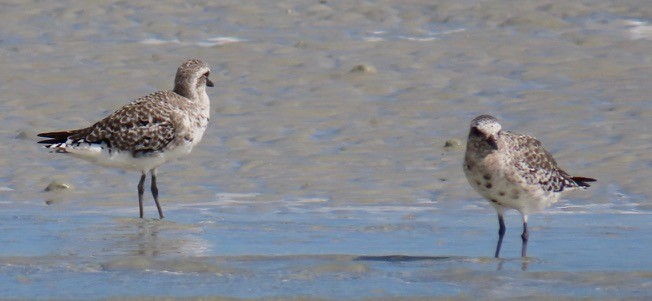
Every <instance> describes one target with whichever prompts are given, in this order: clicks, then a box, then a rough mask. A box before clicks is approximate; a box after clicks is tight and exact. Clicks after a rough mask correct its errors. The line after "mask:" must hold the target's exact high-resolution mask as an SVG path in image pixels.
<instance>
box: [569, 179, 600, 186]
mask: <svg viewBox="0 0 652 301" xmlns="http://www.w3.org/2000/svg"><path fill="white" fill-rule="evenodd" d="M571 179H573V181H575V183H577V185H580V186H582V187H591V185H589V184H588V183H587V182H596V181H597V180H596V179H594V178H586V177H572V178H571Z"/></svg>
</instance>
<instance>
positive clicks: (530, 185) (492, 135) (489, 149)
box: [463, 115, 596, 258]
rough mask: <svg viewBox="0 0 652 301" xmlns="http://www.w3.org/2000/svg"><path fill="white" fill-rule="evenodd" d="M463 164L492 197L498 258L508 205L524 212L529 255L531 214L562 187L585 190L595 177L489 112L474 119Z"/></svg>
mask: <svg viewBox="0 0 652 301" xmlns="http://www.w3.org/2000/svg"><path fill="white" fill-rule="evenodd" d="M463 168H464V173H465V174H466V179H467V180H468V181H469V184H471V186H472V187H473V188H474V189H475V190H476V191H477V192H478V193H479V194H480V195H482V196H483V197H485V198H487V199H488V200H489V203H490V204H491V205H492V206H493V207H494V208H495V209H496V212H497V214H498V225H499V230H498V244H497V245H496V253H495V257H496V258H498V257H499V255H500V247H501V245H502V243H503V236H504V235H505V221H504V219H503V211H504V210H505V209H516V210H517V211H518V212H520V213H521V216H522V218H523V234H522V235H521V239H522V240H523V244H522V248H521V256H522V257H526V253H527V242H528V238H529V234H528V230H527V218H528V215H529V214H530V213H535V212H539V211H541V210H543V209H545V208H546V207H548V206H550V205H551V204H553V203H555V202H557V201H558V200H559V197H560V193H561V192H562V191H565V190H578V189H586V188H587V187H589V186H590V185H589V184H588V182H594V181H596V180H595V179H592V178H586V177H573V176H570V175H569V174H568V173H566V172H565V171H563V170H562V169H560V168H559V167H558V166H557V162H555V159H554V158H553V157H552V155H551V154H550V153H549V152H548V151H546V150H545V149H544V148H543V146H541V142H539V140H537V139H535V138H534V137H531V136H528V135H522V134H515V133H512V132H508V131H504V130H502V128H501V126H500V123H498V120H497V119H496V118H494V117H493V116H489V115H481V116H478V117H476V118H475V119H473V121H471V129H470V131H469V138H468V141H467V146H466V154H465V156H464V167H463Z"/></svg>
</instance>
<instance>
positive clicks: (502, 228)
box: [494, 212, 507, 258]
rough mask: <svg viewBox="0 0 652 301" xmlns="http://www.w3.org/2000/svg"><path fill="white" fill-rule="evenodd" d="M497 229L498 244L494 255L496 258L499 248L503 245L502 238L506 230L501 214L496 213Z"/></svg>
mask: <svg viewBox="0 0 652 301" xmlns="http://www.w3.org/2000/svg"><path fill="white" fill-rule="evenodd" d="M498 227H499V228H498V244H497V245H496V254H495V255H494V256H495V257H496V258H498V257H499V255H500V247H501V246H502V245H503V237H504V236H505V230H506V229H507V228H506V227H505V220H504V219H503V214H502V212H498Z"/></svg>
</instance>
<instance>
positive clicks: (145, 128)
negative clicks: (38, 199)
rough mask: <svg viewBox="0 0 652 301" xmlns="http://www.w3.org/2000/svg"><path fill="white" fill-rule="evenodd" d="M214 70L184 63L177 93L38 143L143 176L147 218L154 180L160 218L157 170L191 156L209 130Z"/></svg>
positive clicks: (142, 102) (153, 96)
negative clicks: (148, 185)
mask: <svg viewBox="0 0 652 301" xmlns="http://www.w3.org/2000/svg"><path fill="white" fill-rule="evenodd" d="M209 74H210V69H209V67H208V65H207V64H206V63H204V62H202V61H200V60H197V59H192V60H188V61H186V62H185V63H183V64H182V65H181V66H180V67H179V69H178V70H177V74H176V77H175V79H174V90H172V91H158V92H154V93H152V94H149V95H147V96H143V97H141V98H138V99H136V100H134V101H133V102H131V103H130V104H127V105H125V106H123V107H122V108H120V109H118V110H117V111H115V112H114V113H113V114H111V115H109V116H107V117H106V118H104V119H102V120H100V121H98V122H96V123H95V124H93V125H91V126H89V127H86V128H83V129H78V130H69V131H60V132H49V133H41V134H39V135H38V136H39V137H46V138H50V139H46V140H42V141H39V143H44V144H47V145H46V147H47V148H49V149H50V150H52V151H54V152H57V153H67V154H70V155H72V156H74V157H77V158H81V159H84V160H87V161H90V162H92V163H95V164H98V165H101V166H106V167H116V168H120V169H125V170H134V171H140V172H141V173H142V175H141V177H140V182H139V183H138V205H139V208H140V217H141V218H142V217H143V193H144V188H143V185H144V183H145V178H146V175H147V172H148V171H149V172H150V173H151V175H152V183H151V190H152V196H153V197H154V202H155V203H156V208H157V209H158V214H159V217H160V218H163V210H162V209H161V204H160V203H159V200H158V188H157V187H156V168H157V167H159V166H160V165H161V164H163V163H165V162H168V161H170V160H172V159H174V158H177V157H179V156H181V155H186V154H188V153H190V151H191V150H192V148H193V147H194V146H195V145H197V143H199V141H200V140H201V138H202V136H203V135H204V131H205V130H206V127H207V126H208V120H209V114H210V101H209V99H208V95H207V94H206V86H209V87H212V86H213V82H211V81H210V79H208V76H209Z"/></svg>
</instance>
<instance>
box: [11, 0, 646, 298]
mask: <svg viewBox="0 0 652 301" xmlns="http://www.w3.org/2000/svg"><path fill="white" fill-rule="evenodd" d="M0 17H2V20H3V27H2V29H0V58H1V61H2V66H3V67H2V69H1V70H0V80H1V82H2V83H3V84H2V85H0V137H2V139H3V141H4V143H3V144H2V147H0V166H2V167H3V168H2V171H3V173H2V175H0V230H1V231H2V233H4V234H3V235H2V236H0V240H1V241H2V243H1V244H0V245H2V247H0V278H2V280H3V281H0V283H3V284H0V297H2V298H30V299H32V298H49V297H51V298H62V299H66V298H77V299H87V298H91V297H93V298H119V297H129V298H140V297H162V296H170V297H196V296H211V297H216V298H275V297H276V298H295V299H300V298H316V299H319V298H324V299H351V298H353V299H365V298H373V299H378V298H387V299H394V298H395V299H401V298H415V299H418V298H421V297H423V298H430V297H433V298H442V299H445V298H448V297H452V298H456V299H460V300H464V299H474V298H479V297H482V298H484V297H487V298H492V299H502V298H506V299H516V298H521V297H532V298H534V299H536V298H539V299H545V298H548V297H551V298H552V297H554V298H562V299H563V298H582V297H589V298H596V299H600V298H609V299H611V298H614V299H618V298H622V299H626V298H644V297H649V296H650V295H652V292H650V290H649V289H648V287H649V285H650V275H651V270H650V266H652V265H650V263H651V262H652V256H651V255H649V252H648V250H649V249H650V247H652V245H651V244H652V239H651V238H652V237H650V236H651V235H650V234H649V233H651V232H650V231H649V230H650V229H651V226H652V225H650V222H649V220H650V214H651V213H652V201H651V199H652V185H649V178H650V177H652V172H651V171H650V170H652V169H651V167H652V159H651V158H652V156H651V155H650V150H652V135H651V134H650V131H649V129H650V128H652V102H650V100H649V95H652V86H651V85H649V79H650V78H652V74H651V73H652V71H651V70H652V69H651V68H649V66H648V65H649V63H650V60H651V55H650V53H652V51H651V50H652V49H651V48H652V29H651V28H652V21H650V20H652V6H650V5H647V2H646V1H643V0H640V1H636V0H634V1H628V2H626V3H625V2H619V1H593V2H591V3H587V4H581V3H568V2H567V1H543V2H541V1H521V2H519V3H518V5H514V3H512V2H507V1H498V0H495V1H483V2H481V3H479V4H478V3H477V1H440V2H439V3H437V4H433V3H432V2H430V1H412V2H410V3H409V4H399V3H395V2H393V1H375V2H371V1H357V2H351V3H348V2H344V3H340V2H336V1H271V2H269V1H249V2H242V1H220V3H193V4H184V5H180V4H178V3H166V2H154V1H151V2H142V3H140V4H138V5H134V4H129V3H123V2H112V1H102V2H94V3H83V4H79V3H74V4H71V3H67V2H47V1H46V2H38V3H36V2H35V3H29V4H24V3H22V2H15V3H11V2H9V3H5V4H0ZM191 57H196V58H200V59H202V60H204V61H206V62H208V63H209V64H210V65H211V66H212V69H213V74H214V76H213V77H214V82H215V84H216V86H215V88H213V89H210V90H209V91H208V93H209V96H210V97H211V100H212V116H211V123H210V125H209V128H208V130H207V132H206V134H205V136H204V139H203V141H202V143H201V144H200V145H199V146H198V147H197V148H196V149H195V150H194V151H193V153H192V154H191V155H190V156H189V157H187V158H185V159H183V160H180V161H177V162H173V163H170V164H167V165H165V166H163V167H161V168H160V170H159V188H160V190H161V201H162V204H163V209H164V210H165V212H166V215H167V217H168V218H167V219H166V220H163V221H158V220H154V219H146V220H142V221H141V220H138V219H136V218H134V217H136V216H137V211H138V208H137V201H136V200H137V198H136V184H137V181H138V175H137V174H134V173H125V172H121V171H116V170H110V169H104V168H101V167H96V166H93V165H90V164H88V163H86V162H82V161H78V160H75V159H73V158H68V157H65V156H61V155H58V154H48V153H47V152H46V151H44V150H43V149H40V148H39V147H38V145H36V144H35V141H36V140H37V137H36V133H38V132H42V131H51V130H60V129H70V128H78V127H83V126H87V125H89V124H91V123H92V122H94V121H96V120H98V119H99V118H102V117H104V116H105V115H106V114H108V113H110V112H112V111H113V110H115V109H117V108H119V107H120V106H122V105H124V104H125V103H127V102H129V101H131V100H132V99H134V98H136V97H138V96H141V95H145V94H147V93H151V92H154V91H156V90H162V89H170V88H171V87H172V82H173V76H174V71H175V70H176V68H177V67H178V65H179V63H180V62H182V61H184V60H185V59H187V58H191ZM479 114H492V115H494V116H496V117H498V118H499V119H500V120H501V121H502V123H503V126H504V127H505V128H507V129H510V130H513V131H517V132H525V133H529V134H532V135H534V136H537V137H538V138H539V139H540V140H541V141H542V142H543V144H544V146H546V147H547V148H548V149H549V150H550V151H551V152H552V153H553V154H555V156H556V158H557V161H558V162H559V164H560V165H561V166H562V168H564V169H565V170H567V171H569V172H570V173H572V174H577V175H580V176H588V177H595V178H597V179H598V180H599V182H597V183H596V185H594V186H593V187H591V189H589V190H587V191H584V192H577V193H570V194H567V195H566V197H565V200H563V201H561V202H560V203H558V204H555V205H553V207H552V208H551V210H549V211H547V212H545V213H543V214H540V215H535V216H533V217H532V218H531V222H530V224H531V226H532V233H531V235H532V236H531V242H530V250H529V252H530V255H531V256H533V258H532V259H531V260H529V261H528V262H527V269H525V271H523V270H522V262H521V260H520V258H518V251H519V250H520V247H519V244H520V238H519V237H518V233H520V226H519V220H520V219H519V218H518V216H517V214H515V213H511V214H509V215H508V217H507V219H508V220H507V224H508V225H507V227H508V234H507V236H506V238H505V239H506V240H505V245H504V252H505V253H504V256H505V257H506V258H507V259H505V260H504V261H497V260H494V259H491V258H489V257H487V256H491V254H492V251H493V247H494V244H495V239H496V237H495V236H496V232H497V223H496V221H495V213H494V212H493V209H492V208H490V206H489V205H488V204H487V203H486V201H484V200H483V199H481V198H480V197H479V196H478V195H476V194H475V193H474V192H473V191H472V189H471V188H470V187H469V186H468V184H467V183H466V179H465V178H464V175H463V172H462V170H461V167H460V165H461V160H462V156H463V148H446V147H444V144H445V141H447V140H449V139H454V138H456V139H460V140H461V141H462V142H464V141H465V136H466V134H467V133H466V132H467V130H468V129H467V127H468V123H469V122H470V120H471V119H472V118H473V117H475V116H476V115H479ZM53 180H60V181H63V182H64V183H68V184H70V185H72V186H74V189H72V190H71V191H67V192H44V191H43V190H44V189H45V187H46V186H47V185H48V184H49V183H50V182H52V181H53ZM146 203H147V204H148V205H150V206H149V207H147V208H146V211H145V213H146V216H147V217H149V218H153V217H155V216H156V214H155V212H156V210H155V209H154V207H152V206H151V205H152V204H150V203H153V202H152V200H151V199H149V196H147V198H146ZM390 255H397V256H398V257H386V256H390ZM384 256H385V257H384ZM361 258H362V259H370V260H361ZM397 258H398V259H405V260H396V259H397ZM384 259H386V260H384ZM62 275H65V277H64V276H62ZM80 283H81V284H83V285H82V287H84V288H86V289H85V290H84V291H80V290H79V289H76V288H77V287H79V285H80ZM122 285H127V286H126V287H125V289H122V287H123V286H122Z"/></svg>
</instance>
